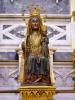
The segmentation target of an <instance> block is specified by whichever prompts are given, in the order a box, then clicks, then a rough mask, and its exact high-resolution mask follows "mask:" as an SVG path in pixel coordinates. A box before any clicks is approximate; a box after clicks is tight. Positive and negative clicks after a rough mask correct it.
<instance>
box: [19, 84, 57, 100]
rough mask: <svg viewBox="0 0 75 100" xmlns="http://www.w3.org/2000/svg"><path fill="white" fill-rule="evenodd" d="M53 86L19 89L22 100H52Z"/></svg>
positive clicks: (23, 87) (22, 87)
mask: <svg viewBox="0 0 75 100" xmlns="http://www.w3.org/2000/svg"><path fill="white" fill-rule="evenodd" d="M55 89H56V88H55V87H54V86H21V87H20V88H19V90H20V94H21V96H22V100H53V96H54V95H55Z"/></svg>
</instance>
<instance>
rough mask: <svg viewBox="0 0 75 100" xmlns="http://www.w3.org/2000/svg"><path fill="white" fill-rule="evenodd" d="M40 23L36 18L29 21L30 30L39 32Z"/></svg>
mask: <svg viewBox="0 0 75 100" xmlns="http://www.w3.org/2000/svg"><path fill="white" fill-rule="evenodd" d="M39 26H40V21H39V19H38V18H37V17H33V18H32V19H31V28H32V30H39Z"/></svg>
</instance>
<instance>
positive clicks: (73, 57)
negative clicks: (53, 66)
mask: <svg viewBox="0 0 75 100" xmlns="http://www.w3.org/2000/svg"><path fill="white" fill-rule="evenodd" d="M72 61H73V63H75V50H73V53H72Z"/></svg>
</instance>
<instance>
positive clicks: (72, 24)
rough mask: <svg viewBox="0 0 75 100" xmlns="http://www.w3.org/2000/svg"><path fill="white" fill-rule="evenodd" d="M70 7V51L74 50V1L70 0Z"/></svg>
mask: <svg viewBox="0 0 75 100" xmlns="http://www.w3.org/2000/svg"><path fill="white" fill-rule="evenodd" d="M70 4H71V5H70V6H71V15H72V17H71V36H72V49H73V50H74V49H75V0H70Z"/></svg>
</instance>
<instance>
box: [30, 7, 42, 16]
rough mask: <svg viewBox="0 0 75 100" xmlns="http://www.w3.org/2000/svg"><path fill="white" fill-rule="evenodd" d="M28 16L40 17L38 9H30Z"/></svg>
mask: <svg viewBox="0 0 75 100" xmlns="http://www.w3.org/2000/svg"><path fill="white" fill-rule="evenodd" d="M30 16H40V9H38V8H32V9H30Z"/></svg>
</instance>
